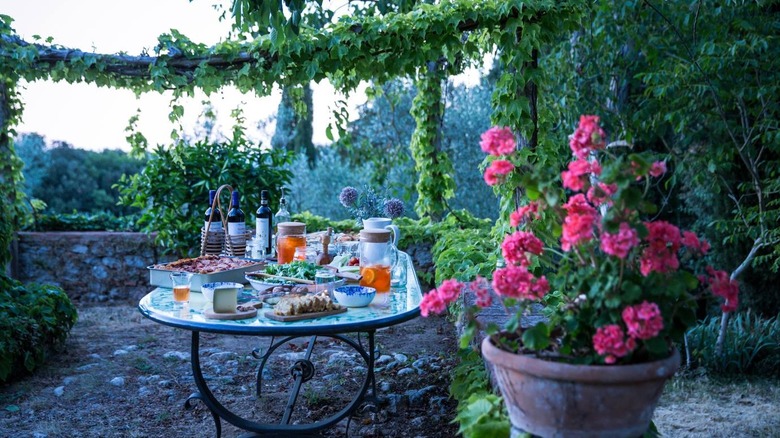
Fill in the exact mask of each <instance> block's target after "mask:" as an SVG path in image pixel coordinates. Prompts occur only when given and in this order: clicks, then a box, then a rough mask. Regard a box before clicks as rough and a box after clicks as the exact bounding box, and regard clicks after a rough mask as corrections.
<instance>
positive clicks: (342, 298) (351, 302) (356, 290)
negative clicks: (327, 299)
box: [333, 286, 376, 307]
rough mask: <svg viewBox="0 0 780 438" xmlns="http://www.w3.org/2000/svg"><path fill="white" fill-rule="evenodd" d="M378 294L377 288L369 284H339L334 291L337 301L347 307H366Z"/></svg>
mask: <svg viewBox="0 0 780 438" xmlns="http://www.w3.org/2000/svg"><path fill="white" fill-rule="evenodd" d="M375 296H376V289H374V288H373V287H368V286H339V287H337V288H336V289H335V290H334V291H333V297H334V298H336V302H337V303H339V304H341V305H342V306H346V307H366V306H368V305H369V304H371V301H373V300H374V297H375Z"/></svg>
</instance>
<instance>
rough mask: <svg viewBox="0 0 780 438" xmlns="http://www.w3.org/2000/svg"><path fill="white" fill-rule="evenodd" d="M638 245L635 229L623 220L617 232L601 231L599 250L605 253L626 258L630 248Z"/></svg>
mask: <svg viewBox="0 0 780 438" xmlns="http://www.w3.org/2000/svg"><path fill="white" fill-rule="evenodd" d="M637 245H639V237H638V236H637V233H636V230H635V229H633V228H631V226H630V225H628V224H627V223H625V222H621V223H620V229H619V230H618V232H617V234H610V233H607V232H606V231H605V232H603V233H601V250H602V251H604V252H605V253H607V254H611V255H613V256H617V257H620V258H621V259H624V258H626V256H627V255H628V252H629V251H631V248H633V247H635V246H637Z"/></svg>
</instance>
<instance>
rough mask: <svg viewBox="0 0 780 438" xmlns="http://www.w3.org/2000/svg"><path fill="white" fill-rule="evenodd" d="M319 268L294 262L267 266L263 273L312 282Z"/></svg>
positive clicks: (310, 264)
mask: <svg viewBox="0 0 780 438" xmlns="http://www.w3.org/2000/svg"><path fill="white" fill-rule="evenodd" d="M320 268H321V266H317V265H315V264H314V263H309V262H304V261H300V260H295V261H293V262H290V263H287V264H285V265H268V266H266V268H265V273H266V274H271V275H281V276H283V277H292V278H300V279H302V280H311V281H314V276H315V275H316V274H317V270H318V269H320ZM269 280H271V279H269Z"/></svg>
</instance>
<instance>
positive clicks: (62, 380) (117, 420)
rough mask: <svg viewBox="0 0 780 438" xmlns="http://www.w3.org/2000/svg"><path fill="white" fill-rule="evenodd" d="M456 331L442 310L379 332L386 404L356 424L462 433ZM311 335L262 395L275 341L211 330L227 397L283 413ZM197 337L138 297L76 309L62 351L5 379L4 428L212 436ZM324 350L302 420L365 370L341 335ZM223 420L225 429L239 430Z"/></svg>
mask: <svg viewBox="0 0 780 438" xmlns="http://www.w3.org/2000/svg"><path fill="white" fill-rule="evenodd" d="M452 333H453V330H452V328H451V325H450V323H448V322H447V321H446V320H444V319H443V318H432V319H427V318H418V319H416V320H413V321H409V322H407V323H405V324H402V325H400V326H397V327H394V328H390V329H383V330H380V331H378V332H377V337H376V339H377V344H378V346H379V347H380V353H381V355H382V356H381V357H380V358H379V359H378V360H377V367H378V368H377V374H376V375H377V384H378V387H379V388H380V391H379V392H380V394H381V395H383V396H385V397H387V399H386V405H385V406H384V408H383V409H381V410H380V411H379V412H378V413H372V412H370V411H369V410H365V411H364V412H362V413H360V415H358V416H356V417H355V418H353V419H352V421H351V422H350V423H349V435H350V436H365V437H374V436H376V437H379V436H382V437H385V436H386V437H451V436H455V434H456V431H457V427H456V426H454V425H452V424H450V420H451V419H452V418H454V410H455V402H454V401H452V400H450V399H449V396H448V393H447V390H448V387H449V372H448V371H449V369H450V367H452V366H453V365H454V354H453V352H454V351H455V348H456V346H455V339H454V338H453V335H452ZM307 342H308V338H301V339H298V340H296V341H295V342H293V343H291V344H287V345H285V346H283V347H281V348H280V350H279V352H280V354H278V355H275V356H278V357H274V359H273V360H271V361H269V364H268V366H267V367H266V371H265V372H264V375H263V377H264V385H263V394H262V396H260V397H257V396H256V395H255V391H254V390H255V379H256V370H257V368H258V363H259V361H258V360H257V359H255V358H254V357H253V356H252V355H251V351H252V350H253V349H254V348H257V347H263V346H264V345H266V344H265V343H263V342H261V340H259V339H258V338H251V337H239V336H236V337H233V336H216V335H211V334H204V335H202V336H201V351H202V354H201V361H202V363H203V370H204V374H205V376H206V378H207V379H208V380H209V381H210V384H211V385H212V386H213V388H214V392H215V394H217V395H218V397H220V398H221V399H225V400H231V402H230V403H229V404H227V405H228V407H229V408H230V409H232V410H234V411H237V412H241V413H242V414H243V415H245V416H247V417H250V418H256V419H259V420H270V421H274V422H278V421H280V418H281V412H282V411H283V408H284V404H285V401H286V399H287V394H288V390H289V388H290V386H291V382H292V379H291V378H290V373H289V367H290V364H291V363H292V362H294V360H295V359H297V358H298V357H300V355H301V354H302V353H303V351H302V350H305V347H306V345H307ZM189 345H190V336H189V332H185V331H182V330H176V329H173V328H170V327H166V326H162V325H160V324H156V323H153V322H151V321H150V320H148V319H147V318H144V317H142V316H141V315H140V313H139V312H138V311H137V310H136V309H135V308H132V307H129V306H128V307H88V308H82V309H79V322H78V323H77V324H76V326H75V327H74V329H73V331H72V332H71V336H70V337H69V339H68V341H67V345H66V348H65V350H64V351H63V352H62V353H61V354H59V355H58V356H56V358H54V359H53V360H51V361H50V362H49V364H48V365H46V366H45V367H44V368H43V369H41V370H40V371H39V372H37V373H36V374H35V375H34V376H31V377H28V378H26V379H23V380H21V381H20V382H17V383H14V384H12V385H5V386H0V436H2V437H6V436H8V437H17V436H18V437H29V436H31V437H75V436H79V437H158V436H192V437H210V436H214V422H213V420H212V418H211V415H210V413H209V411H208V410H207V409H206V408H205V406H204V405H203V404H202V403H200V402H199V401H195V403H194V406H195V408H194V409H193V410H189V411H188V410H185V409H184V408H183V406H184V401H185V400H186V399H187V397H188V396H189V395H190V394H192V393H193V392H194V390H195V383H194V381H193V379H192V372H191V369H190V360H189ZM315 352H320V354H318V355H316V356H315V357H317V360H318V362H315V364H316V366H317V374H316V375H315V378H313V379H312V380H311V381H309V382H307V383H305V384H304V386H303V387H302V390H301V393H300V394H301V395H300V397H299V405H301V407H300V408H298V409H296V411H295V412H293V422H297V421H300V422H308V421H310V419H311V418H315V419H316V418H318V417H319V416H320V415H322V414H323V413H328V412H333V411H334V410H337V409H340V408H341V407H343V404H342V403H345V402H346V401H347V400H348V399H349V398H351V393H350V391H351V390H354V389H356V388H358V387H359V384H360V383H362V379H363V378H364V377H365V367H364V366H361V364H362V361H361V360H358V359H359V358H358V357H356V356H355V355H354V354H353V350H351V349H349V348H345V347H344V346H343V345H341V344H340V343H339V342H334V341H333V340H331V339H328V338H326V339H325V340H323V341H318V342H317V344H316V345H315ZM222 426H223V436H225V437H233V436H238V435H240V434H241V431H240V430H238V429H237V428H235V427H233V426H232V425H230V424H227V423H225V422H223V425H222ZM346 428H347V422H346V420H344V421H342V422H341V423H339V424H337V425H336V426H335V427H334V428H333V429H331V430H330V431H328V432H327V433H326V434H325V436H344V435H345V432H346Z"/></svg>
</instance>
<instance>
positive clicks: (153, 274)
mask: <svg viewBox="0 0 780 438" xmlns="http://www.w3.org/2000/svg"><path fill="white" fill-rule="evenodd" d="M229 258H236V257H229ZM244 260H246V259H244ZM249 260H251V259H249ZM251 261H254V262H256V263H252V264H250V265H247V266H243V267H240V268H236V269H229V270H226V271H219V272H212V273H210V274H192V280H191V281H190V290H191V291H193V292H200V291H201V286H202V285H204V284H206V283H213V282H217V281H228V282H235V283H241V284H247V282H248V281H249V280H247V279H246V278H244V274H246V273H247V272H249V271H256V270H258V268H260V267H262V266H263V265H264V262H263V261H261V260H251ZM168 264H170V263H166V264H162V265H151V266H147V269H149V284H151V285H152V286H159V287H165V288H169V289H170V288H171V287H173V285H172V284H171V278H170V277H169V275H170V273H171V272H173V271H172V270H169V269H161V268H160V267H165V266H166V265H168Z"/></svg>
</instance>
